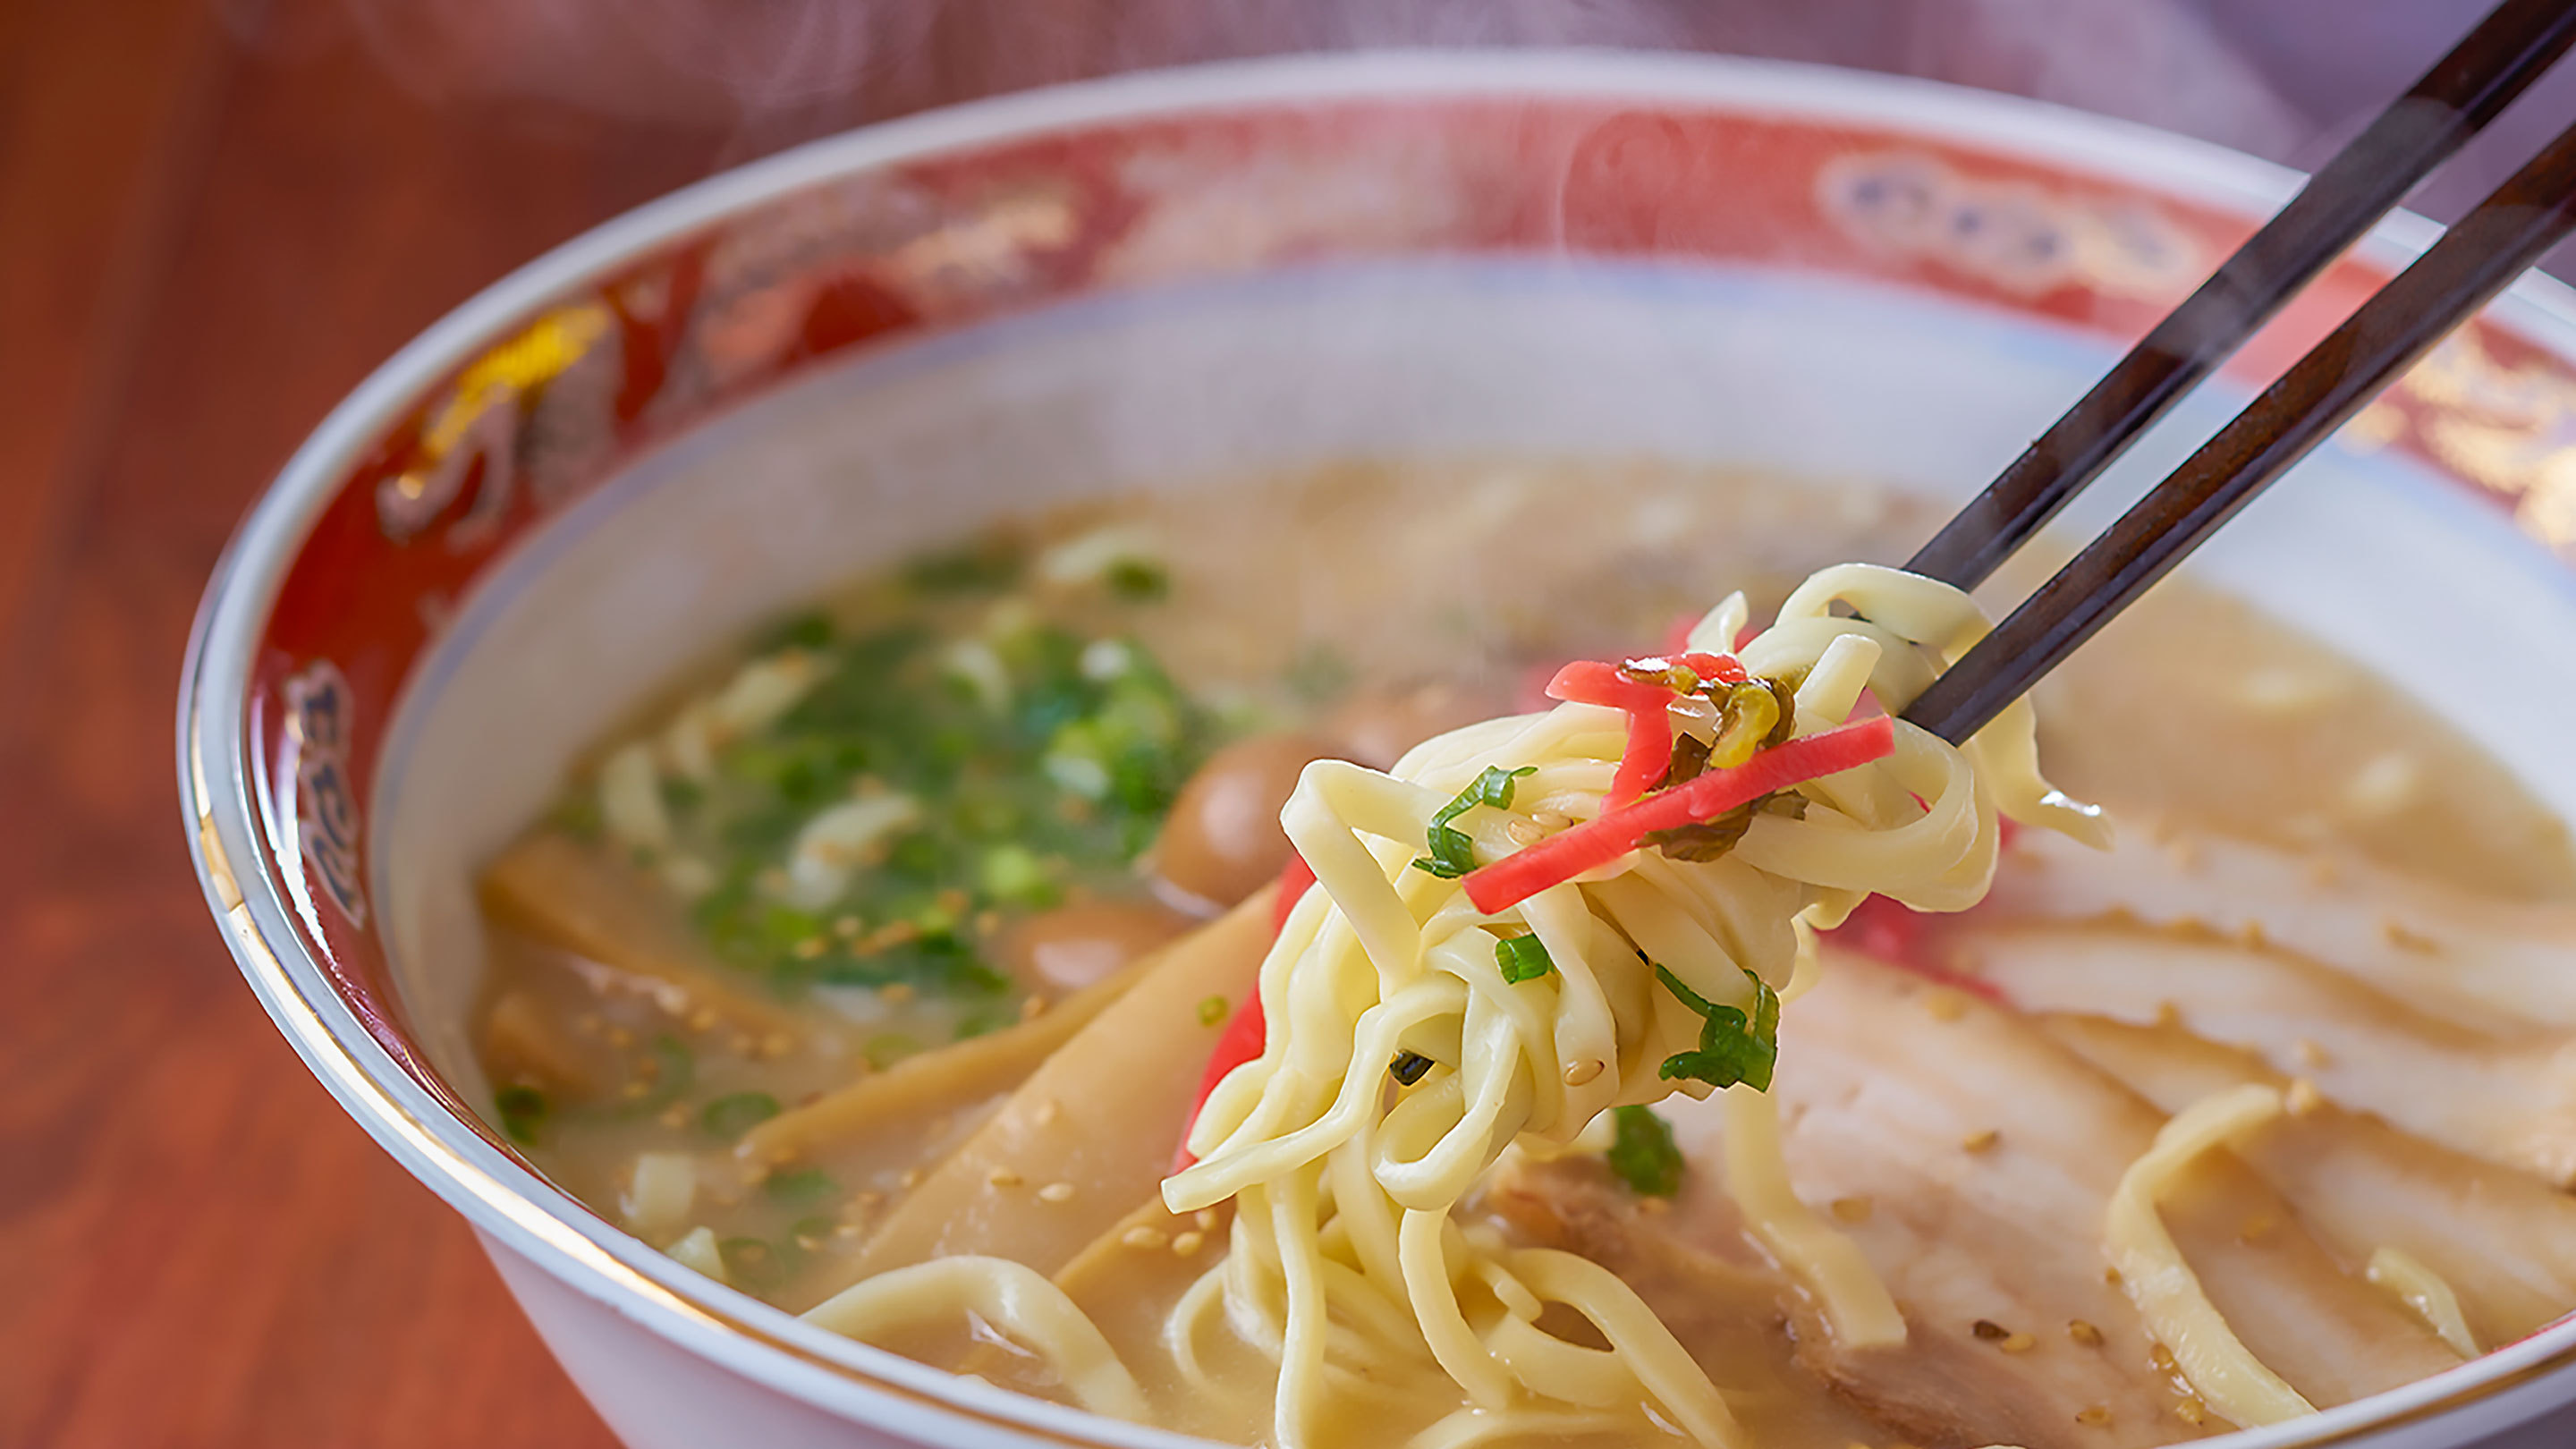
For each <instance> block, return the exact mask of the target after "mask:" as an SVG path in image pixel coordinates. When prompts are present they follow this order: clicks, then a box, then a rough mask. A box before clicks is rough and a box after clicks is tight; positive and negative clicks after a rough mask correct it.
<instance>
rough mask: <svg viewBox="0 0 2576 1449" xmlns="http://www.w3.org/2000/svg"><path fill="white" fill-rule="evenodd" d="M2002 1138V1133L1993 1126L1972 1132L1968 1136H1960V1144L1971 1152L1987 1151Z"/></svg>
mask: <svg viewBox="0 0 2576 1449" xmlns="http://www.w3.org/2000/svg"><path fill="white" fill-rule="evenodd" d="M2002 1140H2003V1134H2002V1133H2000V1132H1997V1131H1996V1130H1995V1129H1993V1128H1992V1127H1988V1128H1986V1129H1985V1130H1983V1131H1980V1132H1971V1133H1969V1134H1968V1135H1967V1136H1965V1137H1962V1138H1960V1139H1959V1145H1960V1146H1961V1147H1964V1148H1966V1149H1967V1150H1968V1151H1970V1152H1986V1151H1990V1150H1992V1149H1993V1147H1994V1145H1995V1144H1996V1143H1997V1142H2000V1141H2002Z"/></svg>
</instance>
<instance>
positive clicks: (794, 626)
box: [752, 609, 833, 654]
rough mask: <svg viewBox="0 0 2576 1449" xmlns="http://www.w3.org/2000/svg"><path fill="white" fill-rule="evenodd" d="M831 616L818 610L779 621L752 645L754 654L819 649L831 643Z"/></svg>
mask: <svg viewBox="0 0 2576 1449" xmlns="http://www.w3.org/2000/svg"><path fill="white" fill-rule="evenodd" d="M832 633H833V630H832V616H831V615H829V614H826V613H824V612H823V611H822V610H820V609H815V610H811V611H808V612H806V613H802V614H797V615H793V616H791V617H789V618H785V619H781V620H779V621H778V622H777V623H776V624H774V625H772V626H771V627H770V630H769V632H768V633H766V634H763V635H761V636H760V637H759V640H758V641H757V642H756V643H754V644H753V645H752V652H753V653H754V654H774V653H776V652H777V651H779V650H781V649H821V648H823V647H825V646H826V645H828V644H830V643H831V642H832Z"/></svg>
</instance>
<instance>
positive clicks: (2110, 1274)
mask: <svg viewBox="0 0 2576 1449" xmlns="http://www.w3.org/2000/svg"><path fill="white" fill-rule="evenodd" d="M2102 1281H2103V1282H2105V1283H2108V1284H2110V1285H2111V1286H2112V1287H2114V1288H2117V1287H2119V1286H2120V1270H2119V1269H2117V1268H2105V1269H2103V1270H2102Z"/></svg>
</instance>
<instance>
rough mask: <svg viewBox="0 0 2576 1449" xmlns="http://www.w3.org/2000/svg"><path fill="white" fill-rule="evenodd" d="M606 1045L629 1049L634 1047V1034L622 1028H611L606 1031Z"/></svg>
mask: <svg viewBox="0 0 2576 1449" xmlns="http://www.w3.org/2000/svg"><path fill="white" fill-rule="evenodd" d="M608 1044H609V1045H610V1046H613V1047H631V1046H633V1045H635V1033H633V1032H631V1031H628V1030H627V1029H626V1028H624V1027H622V1026H612V1027H610V1028H609V1029H608Z"/></svg>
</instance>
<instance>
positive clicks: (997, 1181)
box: [984, 1167, 1026, 1187]
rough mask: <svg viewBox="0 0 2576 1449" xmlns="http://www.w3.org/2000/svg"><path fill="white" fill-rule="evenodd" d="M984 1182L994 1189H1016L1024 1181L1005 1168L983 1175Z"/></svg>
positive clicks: (998, 1168)
mask: <svg viewBox="0 0 2576 1449" xmlns="http://www.w3.org/2000/svg"><path fill="white" fill-rule="evenodd" d="M984 1180H985V1181H986V1182H988V1183H991V1184H992V1185H993V1186H995V1187H1018V1186H1019V1185H1020V1184H1021V1183H1022V1182H1023V1181H1025V1180H1026V1179H1024V1178H1022V1177H1021V1176H1020V1175H1019V1174H1018V1173H1016V1172H1013V1171H1012V1170H1010V1169H1009V1168H1007V1167H996V1168H994V1169H993V1170H992V1171H990V1172H987V1173H985V1174H984Z"/></svg>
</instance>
